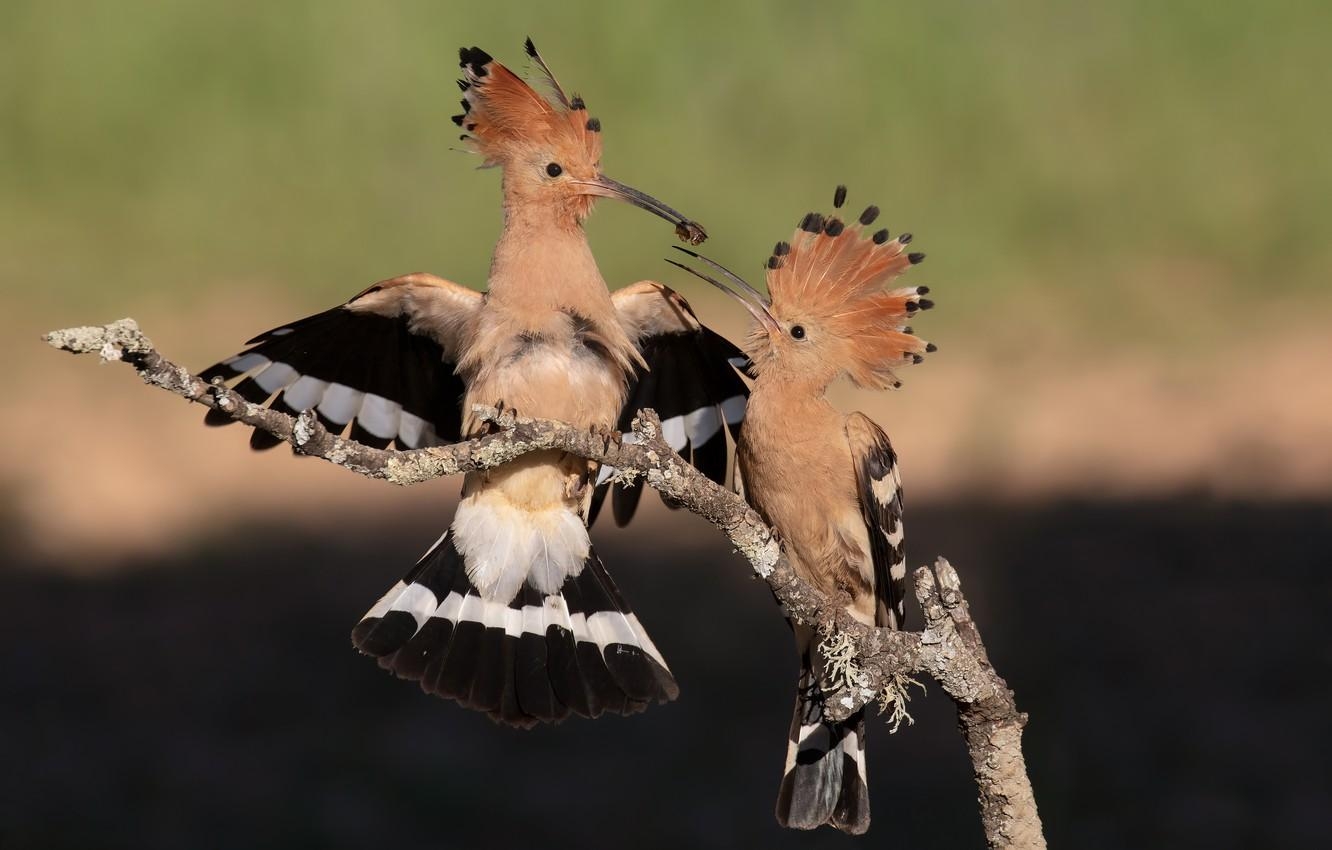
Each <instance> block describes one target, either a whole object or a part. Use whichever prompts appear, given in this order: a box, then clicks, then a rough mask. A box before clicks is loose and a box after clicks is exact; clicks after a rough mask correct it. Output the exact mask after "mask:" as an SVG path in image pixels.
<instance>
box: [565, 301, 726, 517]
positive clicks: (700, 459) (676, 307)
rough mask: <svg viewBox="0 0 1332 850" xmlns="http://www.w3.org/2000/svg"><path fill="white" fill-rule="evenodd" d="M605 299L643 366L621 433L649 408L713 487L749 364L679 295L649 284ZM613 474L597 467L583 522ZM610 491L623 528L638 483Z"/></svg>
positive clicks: (721, 476)
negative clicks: (740, 370)
mask: <svg viewBox="0 0 1332 850" xmlns="http://www.w3.org/2000/svg"><path fill="white" fill-rule="evenodd" d="M611 300H612V301H613V302H614V304H615V308H616V310H618V311H619V314H620V317H621V320H622V321H624V323H625V324H626V326H627V327H628V328H629V330H630V334H631V335H632V336H634V337H635V338H636V339H637V341H638V346H639V350H640V351H641V352H642V355H643V360H644V361H645V362H646V363H647V367H646V368H642V367H640V368H639V370H638V374H637V376H636V377H635V379H634V382H633V384H632V385H631V386H630V388H629V396H628V399H627V400H626V401H625V405H624V410H623V411H622V412H621V414H620V422H619V425H618V427H619V429H620V430H621V431H625V432H628V431H629V429H630V426H631V424H632V423H633V419H634V416H635V415H636V414H637V413H638V411H640V410H642V409H643V408H645V407H650V408H652V409H653V410H655V411H657V414H658V415H659V416H660V417H661V425H662V436H664V437H665V438H666V442H667V443H669V444H670V446H671V448H673V449H675V451H677V452H679V454H680V456H681V457H683V458H684V459H685V460H688V461H689V462H690V463H692V464H693V465H694V466H696V467H698V469H699V471H701V472H702V473H703V474H705V475H707V476H708V477H709V478H711V479H712V480H713V481H716V482H717V483H719V484H720V483H722V482H724V481H725V480H726V433H727V431H730V433H731V438H732V440H734V439H735V438H736V436H737V435H738V434H739V433H740V423H741V421H742V420H743V419H744V415H745V404H746V402H747V401H748V399H749V388H748V387H747V386H746V385H745V382H744V381H743V380H741V378H740V375H739V374H738V373H737V372H736V369H737V368H744V366H745V364H746V363H747V361H746V358H745V355H744V353H743V352H741V351H740V349H738V348H736V347H735V346H734V345H732V344H731V343H729V342H727V341H726V340H725V339H724V338H723V337H721V336H720V335H718V334H716V333H714V332H713V331H711V330H709V329H708V328H706V327H704V326H703V324H702V323H701V322H699V320H698V317H697V316H695V315H694V311H693V310H692V309H691V308H690V306H689V302H687V301H685V300H684V298H682V297H680V295H679V294H678V293H676V292H675V291H673V290H672V289H670V288H669V287H666V286H663V285H662V284H660V283H657V282H655V281H650V280H645V281H640V282H638V283H635V284H634V285H633V286H629V287H626V288H624V289H621V290H619V291H618V292H616V293H614V294H613V295H612V296H611ZM613 473H614V470H613V469H612V468H610V467H602V469H601V472H600V475H599V476H598V479H597V480H598V487H597V490H596V492H595V493H594V494H593V496H592V503H591V507H590V509H589V513H588V522H589V524H590V523H591V522H592V520H594V519H596V516H597V512H598V511H599V510H600V508H601V504H602V502H603V500H604V499H605V498H606V493H607V491H608V490H609V489H610V488H611V486H612V485H611V484H610V483H609V481H608V479H609V478H610V476H611V475H612V474H613ZM613 486H614V494H613V495H612V496H611V505H612V511H613V513H614V514H615V522H616V523H617V524H618V525H625V524H626V523H628V522H629V520H630V519H631V518H632V517H633V515H634V510H635V508H637V507H638V500H639V497H640V496H641V495H642V492H643V490H642V484H641V483H638V484H635V485H634V486H632V487H626V486H624V485H621V484H615V485H613Z"/></svg>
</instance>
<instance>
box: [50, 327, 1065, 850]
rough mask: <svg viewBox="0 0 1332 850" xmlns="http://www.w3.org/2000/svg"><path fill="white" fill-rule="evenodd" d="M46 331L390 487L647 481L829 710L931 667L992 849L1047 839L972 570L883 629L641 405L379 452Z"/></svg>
mask: <svg viewBox="0 0 1332 850" xmlns="http://www.w3.org/2000/svg"><path fill="white" fill-rule="evenodd" d="M44 340H45V341H46V342H47V343H48V344H50V345H51V346H53V347H55V348H58V349H61V350H63V351H69V352H72V353H75V354H97V355H98V356H99V357H101V359H102V361H103V362H108V361H115V360H120V361H124V362H126V363H128V364H130V365H131V366H133V367H134V369H135V371H137V372H138V374H139V377H140V378H141V379H142V380H143V381H144V383H147V384H149V385H151V386H155V387H160V388H162V389H165V390H167V391H169V392H172V393H174V394H176V395H178V396H181V397H182V398H186V399H188V400H190V401H193V402H197V403H199V404H202V405H205V406H207V407H210V408H212V409H214V410H217V411H220V412H222V413H224V414H226V415H227V416H229V417H230V418H231V419H233V420H235V421H237V422H243V423H245V424H247V425H250V426H252V427H255V428H259V429H261V430H263V431H266V432H268V433H269V434H272V435H273V436H275V437H277V438H279V439H281V440H283V441H285V442H287V443H289V444H290V445H291V446H292V448H293V450H295V451H296V452H298V453H300V454H304V455H308V456H310V457H318V458H322V459H324V460H326V461H328V462H330V463H333V464H336V465H338V466H341V467H344V468H346V469H349V470H351V471H353V472H356V473H357V474H360V475H364V476H366V477H369V478H377V479H380V480H383V481H388V482H390V483H393V484H398V485H402V486H406V485H410V484H418V483H421V482H423V481H429V480H433V479H435V478H440V477H444V476H449V475H457V474H459V473H465V472H474V471H480V470H485V469H491V468H493V467H496V466H500V465H502V464H505V463H508V462H510V461H512V460H514V459H516V458H518V457H521V456H523V455H525V454H527V453H529V452H534V451H543V450H550V449H558V450H562V451H565V452H569V453H570V454H574V455H577V456H579V457H584V458H587V459H588V460H593V461H598V462H600V463H602V464H606V465H609V466H612V467H614V468H615V470H616V471H615V473H614V476H616V480H619V481H635V480H638V479H643V480H645V481H646V482H647V484H648V485H649V486H651V487H653V488H654V489H656V490H657V491H658V492H659V493H660V494H661V495H662V497H663V498H665V499H667V500H669V501H671V502H674V503H677V504H679V505H681V506H683V507H685V508H688V509H689V510H690V511H692V512H693V513H695V514H698V515H699V516H701V517H703V518H704V519H706V520H707V521H708V522H710V523H712V524H713V525H715V526H716V527H717V528H719V529H720V530H721V531H722V533H724V534H725V535H726V537H727V539H729V540H730V541H731V544H732V545H733V546H734V547H735V549H736V550H737V551H738V552H739V553H740V554H741V555H742V556H743V557H744V558H745V559H746V560H747V561H749V564H750V566H751V567H752V568H753V570H754V573H755V574H756V575H757V576H758V577H759V578H761V579H763V580H764V581H765V582H766V583H767V584H768V586H769V587H770V588H771V589H772V592H773V594H774V596H776V598H777V601H778V603H779V604H780V605H781V608H782V610H783V612H784V613H785V614H786V615H787V616H788V617H790V618H791V619H793V620H795V621H797V622H804V623H809V624H813V625H814V626H815V627H816V628H817V629H818V630H819V633H820V634H821V635H822V636H823V640H824V642H825V643H827V644H828V645H829V649H830V651H831V653H832V654H833V655H834V656H835V657H836V658H837V660H838V664H839V670H840V671H841V673H842V675H840V676H838V677H837V679H836V682H835V685H834V687H833V688H832V689H830V690H828V691H826V692H825V694H824V698H825V710H826V712H827V714H828V715H829V717H830V719H833V720H840V719H845V718H846V717H848V716H850V715H851V714H853V713H854V712H856V711H857V710H859V709H861V708H863V707H864V706H865V705H866V704H869V703H872V702H875V701H876V700H877V701H878V702H879V703H880V708H881V709H884V710H887V709H889V707H890V706H891V716H890V719H889V722H890V723H892V724H893V728H894V730H896V728H897V726H899V725H900V724H901V722H902V720H904V719H905V720H908V721H910V715H908V714H906V708H905V699H906V689H907V686H908V685H909V684H910V683H913V682H914V679H913V678H912V677H913V676H915V675H918V674H921V673H924V674H928V675H929V676H930V677H931V678H933V679H934V680H935V681H937V682H938V683H939V684H940V686H941V687H942V688H943V690H944V691H945V692H947V693H948V695H949V696H950V697H952V699H953V701H954V702H955V703H956V704H957V708H958V722H959V726H960V728H961V731H962V735H963V738H964V740H965V742H966V745H967V750H968V753H969V754H970V756H971V761H972V767H973V769H974V772H975V778H976V783H977V788H978V790H979V792H980V805H981V821H982V825H983V826H984V829H985V835H986V839H987V841H988V842H989V846H990V847H992V848H1044V847H1045V839H1044V836H1043V834H1042V831H1041V822H1040V817H1039V815H1038V814H1037V811H1036V802H1035V797H1034V796H1033V793H1032V789H1031V783H1030V780H1029V779H1028V777H1027V771H1026V764H1025V761H1024V760H1023V757H1022V729H1023V727H1024V726H1025V725H1026V722H1027V716H1026V715H1025V714H1023V713H1021V712H1019V711H1018V710H1017V705H1016V702H1015V700H1014V697H1013V692H1012V691H1011V690H1010V689H1009V688H1008V685H1007V683H1006V682H1005V681H1004V680H1003V679H1002V678H1000V676H999V675H998V673H996V672H995V670H994V667H993V666H991V664H990V661H989V657H988V655H987V653H986V651H985V645H984V643H983V642H982V641H981V636H980V631H979V630H978V629H977V627H976V624H975V622H974V621H973V620H972V618H971V612H970V608H969V606H968V605H967V601H966V598H965V597H964V596H963V594H962V585H961V580H960V579H959V577H958V574H957V571H956V570H954V569H953V566H952V565H951V564H949V563H948V561H947V560H946V559H944V558H939V559H938V560H936V561H935V563H934V564H933V566H932V567H920V568H919V569H917V570H916V571H915V573H914V578H915V594H916V600H917V601H918V602H919V603H920V606H921V609H922V610H923V612H924V615H925V628H924V629H923V630H922V631H920V632H903V631H894V630H891V629H882V628H874V627H872V626H867V625H865V624H863V623H861V622H859V621H857V620H855V619H854V618H852V617H851V616H850V615H849V614H848V613H847V612H846V608H845V600H839V599H828V598H827V597H826V596H825V595H824V594H823V593H821V592H820V591H819V590H818V589H816V588H814V587H813V586H812V585H810V584H809V583H807V582H805V581H804V580H803V579H801V578H800V577H799V576H798V575H796V573H795V571H794V570H793V569H792V568H791V566H790V564H789V563H788V561H787V559H786V557H785V555H784V554H783V553H782V550H781V546H780V543H779V540H778V538H777V535H776V534H775V533H774V532H773V530H772V529H771V528H769V527H768V525H767V524H766V523H765V522H764V521H763V519H762V517H760V516H759V515H758V514H757V513H756V512H755V511H754V510H753V509H751V508H750V507H749V506H748V505H747V504H746V503H745V502H744V500H743V499H741V498H740V497H739V496H738V495H736V494H735V493H732V492H730V491H728V490H726V489H724V488H722V487H719V486H718V485H717V484H715V483H713V482H712V481H710V480H709V479H708V478H707V477H706V476H704V475H703V474H702V473H700V472H698V470H696V469H695V468H694V467H693V466H691V465H690V464H688V463H687V462H686V461H685V460H684V459H683V458H681V457H680V456H679V455H678V454H677V453H676V452H675V451H674V450H673V449H671V447H670V446H669V445H668V444H667V443H666V442H665V440H664V439H663V438H662V436H661V420H660V419H659V418H658V417H657V414H656V413H655V412H653V411H651V410H643V411H640V412H639V414H638V416H636V417H635V418H634V421H633V426H632V430H631V431H630V432H629V433H626V434H619V433H618V432H598V431H586V430H580V429H575V428H573V427H571V426H569V425H565V424H564V423H561V422H556V421H553V420H549V419H533V418H527V417H521V416H518V415H516V414H515V413H514V412H513V411H512V410H506V409H501V408H488V407H478V408H476V409H474V411H473V413H474V415H475V416H476V417H477V418H478V419H479V420H480V421H482V422H486V423H488V424H490V425H491V426H493V430H492V431H491V433H488V434H485V435H483V436H481V437H478V438H476V439H473V440H469V441H466V442H462V443H457V444H455V445H451V446H432V447H429V448H422V449H413V450H410V451H396V450H389V449H374V448H370V447H369V446H365V445H362V444H360V443H357V442H354V441H352V440H346V439H343V438H342V437H340V436H338V435H337V434H333V433H332V432H330V431H329V430H328V429H327V428H325V427H324V426H323V424H322V423H321V422H320V421H319V418H318V416H317V415H315V413H314V412H313V411H310V410H306V411H303V412H301V413H300V414H298V415H297V416H294V417H293V416H289V415H287V414H285V413H283V412H281V411H277V410H271V409H268V408H264V407H261V406H259V405H256V404H253V403H251V402H249V401H247V400H246V399H245V398H244V397H242V396H241V395H240V394H238V393H236V392H235V391H234V390H232V389H231V388H229V387H227V386H226V385H225V384H224V383H222V382H221V381H217V382H215V383H208V382H206V381H203V380H202V379H200V378H198V377H196V376H195V375H193V374H191V373H190V372H189V370H187V369H185V368H184V367H182V366H179V365H177V364H175V363H172V362H171V361H170V360H167V359H166V358H165V357H163V356H162V355H161V354H159V353H158V352H157V350H156V349H155V348H154V347H153V344H152V342H151V341H150V340H149V339H148V337H146V336H145V335H144V334H143V333H142V331H140V330H139V326H138V324H137V323H136V322H135V321H134V320H133V319H121V320H119V321H116V322H112V323H111V324H108V325H102V326H90V327H76V328H65V329H63V330H57V331H52V332H51V333H48V334H46V335H45V337H44ZM917 684H918V683H917Z"/></svg>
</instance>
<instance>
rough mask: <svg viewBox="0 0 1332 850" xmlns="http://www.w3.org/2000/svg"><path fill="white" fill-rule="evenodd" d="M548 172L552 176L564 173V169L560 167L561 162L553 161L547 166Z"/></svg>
mask: <svg viewBox="0 0 1332 850" xmlns="http://www.w3.org/2000/svg"><path fill="white" fill-rule="evenodd" d="M546 173H547V174H549V175H550V176H551V177H559V176H560V175H561V174H563V173H564V169H563V168H560V164H559V163H558V162H552V163H551V164H550V165H547V166H546Z"/></svg>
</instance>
